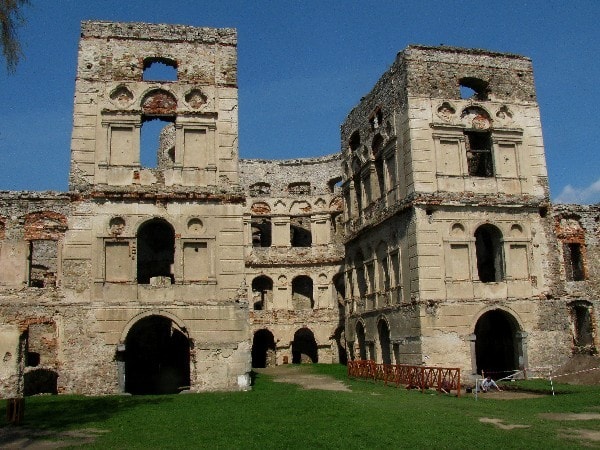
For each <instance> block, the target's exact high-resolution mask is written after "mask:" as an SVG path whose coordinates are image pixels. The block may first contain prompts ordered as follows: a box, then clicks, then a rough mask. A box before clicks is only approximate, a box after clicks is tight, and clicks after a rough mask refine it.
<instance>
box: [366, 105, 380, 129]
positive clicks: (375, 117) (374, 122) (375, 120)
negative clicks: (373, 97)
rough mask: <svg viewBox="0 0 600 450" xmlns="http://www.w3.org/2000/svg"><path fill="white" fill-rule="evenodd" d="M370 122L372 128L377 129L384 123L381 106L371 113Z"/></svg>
mask: <svg viewBox="0 0 600 450" xmlns="http://www.w3.org/2000/svg"><path fill="white" fill-rule="evenodd" d="M369 124H370V125H371V130H377V129H378V128H379V127H381V125H382V124H383V112H382V111H381V108H379V107H378V108H377V110H376V111H375V112H374V113H373V114H372V115H371V117H370V118H369Z"/></svg>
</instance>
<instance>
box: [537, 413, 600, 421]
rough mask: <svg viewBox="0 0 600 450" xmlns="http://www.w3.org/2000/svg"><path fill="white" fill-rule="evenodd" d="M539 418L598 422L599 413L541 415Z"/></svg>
mask: <svg viewBox="0 0 600 450" xmlns="http://www.w3.org/2000/svg"><path fill="white" fill-rule="evenodd" d="M540 417H541V418H543V419H550V420H600V413H565V414H562V413H542V414H540Z"/></svg>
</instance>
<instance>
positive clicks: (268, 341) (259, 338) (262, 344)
mask: <svg viewBox="0 0 600 450" xmlns="http://www.w3.org/2000/svg"><path fill="white" fill-rule="evenodd" d="M275 358H276V355H275V338H274V337H273V333H271V332H270V331H269V330H265V329H263V330H258V331H257V332H256V333H254V339H253V340H252V367H253V368H255V369H262V368H265V367H272V366H275V365H277V361H276V359H275Z"/></svg>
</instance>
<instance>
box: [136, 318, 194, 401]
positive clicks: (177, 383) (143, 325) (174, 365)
mask: <svg viewBox="0 0 600 450" xmlns="http://www.w3.org/2000/svg"><path fill="white" fill-rule="evenodd" d="M189 386H190V342H189V340H188V338H187V336H186V335H185V334H184V331H183V330H181V329H180V328H179V327H178V326H177V325H176V324H175V323H174V322H173V321H172V320H170V319H168V318H166V317H163V316H149V317H145V318H143V319H141V320H140V321H139V322H137V323H136V324H135V325H134V326H133V327H131V330H129V333H128V334H127V339H126V341H125V391H126V392H129V393H130V394H175V393H178V392H180V391H182V390H184V389H188V388H189Z"/></svg>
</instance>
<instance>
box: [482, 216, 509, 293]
mask: <svg viewBox="0 0 600 450" xmlns="http://www.w3.org/2000/svg"><path fill="white" fill-rule="evenodd" d="M502 244H503V240H502V233H501V232H500V230H499V229H498V228H496V227H495V226H493V225H490V224H485V225H481V226H480V227H479V228H477V230H475V252H476V256H477V273H478V275H479V281H482V282H484V283H493V282H496V281H502V280H503V279H504V252H503V250H502Z"/></svg>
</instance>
